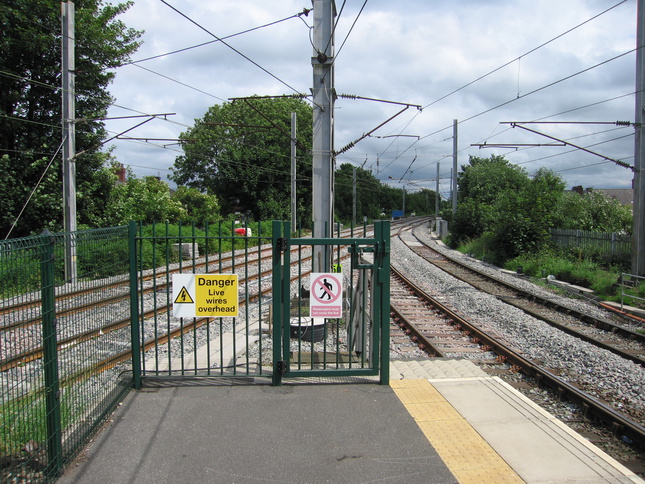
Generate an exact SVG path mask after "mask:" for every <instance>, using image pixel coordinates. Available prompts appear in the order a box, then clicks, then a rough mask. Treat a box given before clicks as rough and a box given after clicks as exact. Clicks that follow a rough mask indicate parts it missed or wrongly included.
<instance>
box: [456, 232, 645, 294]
mask: <svg viewBox="0 0 645 484" xmlns="http://www.w3.org/2000/svg"><path fill="white" fill-rule="evenodd" d="M488 245H489V244H488V241H487V240H486V239H485V238H482V239H477V240H474V241H469V242H468V243H465V244H463V245H461V246H460V247H459V248H458V250H459V251H460V252H462V253H465V254H469V255H471V256H472V257H475V258H476V259H480V260H482V259H483V260H486V261H487V262H491V263H496V262H497V261H494V260H492V255H491V254H490V251H489V250H487V247H488ZM499 265H502V266H503V267H504V268H505V269H509V270H513V271H517V270H518V269H520V268H521V272H522V273H524V274H525V275H527V276H529V277H532V278H536V279H544V278H546V277H547V276H549V275H551V276H554V277H555V278H556V279H558V280H560V281H564V282H568V283H570V284H575V285H577V286H582V287H586V288H589V289H592V290H593V291H594V293H595V294H596V295H597V296H598V297H600V298H601V299H604V300H607V301H620V296H621V291H620V287H619V286H618V284H619V283H620V275H621V272H625V271H624V270H623V269H621V268H620V267H618V266H609V267H607V266H604V265H601V264H599V263H597V262H594V261H592V260H588V259H585V258H582V257H579V256H578V257H574V256H573V255H569V256H567V254H561V253H558V252H556V251H545V252H543V253H540V254H537V255H536V254H527V255H522V256H519V257H516V258H514V259H511V260H509V261H506V262H503V263H502V264H499ZM626 292H628V293H630V294H634V295H636V296H638V297H642V298H644V299H645V283H642V284H640V285H639V286H638V287H635V288H634V289H630V290H629V291H626ZM626 303H627V304H629V305H631V306H645V304H643V303H641V302H640V301H638V300H634V299H630V300H629V302H627V300H626Z"/></svg>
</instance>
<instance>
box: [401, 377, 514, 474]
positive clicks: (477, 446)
mask: <svg viewBox="0 0 645 484" xmlns="http://www.w3.org/2000/svg"><path fill="white" fill-rule="evenodd" d="M390 386H391V387H392V389H393V390H394V393H396V395H397V396H398V397H399V400H401V402H402V403H403V405H405V407H406V409H407V410H408V412H410V415H412V417H413V418H414V420H415V421H416V422H417V424H418V425H419V427H420V428H421V430H422V431H423V433H424V434H425V436H426V437H427V439H428V440H429V441H430V443H431V444H432V446H433V447H434V448H435V450H436V451H437V453H438V454H439V456H440V457H441V458H442V459H443V461H444V462H445V464H446V465H447V466H448V468H449V469H450V471H451V472H452V473H453V474H454V476H455V477H456V478H457V480H458V481H459V483H460V484H471V483H472V484H483V483H495V484H499V483H523V482H524V481H523V480H522V479H520V477H519V476H518V475H517V474H516V473H515V472H514V471H513V469H512V468H511V467H509V466H508V464H507V463H506V462H505V461H504V460H503V459H502V458H501V457H500V456H499V455H498V454H497V452H495V450H493V449H492V448H491V447H490V445H488V443H487V442H486V441H485V440H484V439H483V438H482V437H481V436H480V435H479V434H478V433H477V432H476V431H475V429H473V428H472V427H471V425H470V424H469V423H468V422H467V421H466V420H465V419H464V418H463V417H462V416H461V415H460V414H459V412H457V411H456V410H455V409H454V408H453V407H452V405H450V403H448V402H447V401H446V400H445V399H444V398H443V396H442V395H441V394H440V393H439V392H438V391H437V390H436V389H435V388H434V387H433V386H432V385H431V384H430V382H428V380H425V379H423V380H421V379H420V380H417V379H405V380H391V381H390Z"/></svg>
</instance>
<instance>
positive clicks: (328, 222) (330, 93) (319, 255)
mask: <svg viewBox="0 0 645 484" xmlns="http://www.w3.org/2000/svg"><path fill="white" fill-rule="evenodd" d="M312 3H313V6H314V30H313V47H314V53H313V56H312V58H311V64H312V66H313V89H312V92H313V172H312V176H313V203H312V209H313V221H314V231H313V236H314V238H327V237H331V235H332V233H333V226H332V225H333V220H334V218H333V215H334V207H333V202H334V159H333V149H334V101H335V97H336V92H335V89H334V17H335V16H336V2H335V1H334V0H313V1H312ZM330 264H331V257H330V254H328V253H327V251H326V247H324V246H315V247H314V261H313V270H314V271H315V272H327V271H328V270H329V268H330Z"/></svg>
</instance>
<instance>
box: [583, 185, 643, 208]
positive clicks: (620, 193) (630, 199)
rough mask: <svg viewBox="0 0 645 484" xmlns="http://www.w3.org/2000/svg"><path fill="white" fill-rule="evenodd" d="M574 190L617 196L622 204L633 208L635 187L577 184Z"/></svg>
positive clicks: (611, 196)
mask: <svg viewBox="0 0 645 484" xmlns="http://www.w3.org/2000/svg"><path fill="white" fill-rule="evenodd" d="M571 191H572V192H576V193H579V194H580V195H582V194H583V193H585V192H594V191H595V192H600V193H602V194H604V195H605V196H606V197H610V198H615V199H616V200H618V201H619V202H620V203H621V204H622V205H625V206H626V207H630V208H632V207H633V205H634V189H633V188H582V186H581V185H578V186H575V187H573V188H572V189H571Z"/></svg>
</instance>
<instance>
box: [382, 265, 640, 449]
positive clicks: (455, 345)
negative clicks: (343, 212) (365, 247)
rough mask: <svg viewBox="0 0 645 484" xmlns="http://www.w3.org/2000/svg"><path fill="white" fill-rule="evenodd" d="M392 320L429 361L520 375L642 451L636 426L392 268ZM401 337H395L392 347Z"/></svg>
mask: <svg viewBox="0 0 645 484" xmlns="http://www.w3.org/2000/svg"><path fill="white" fill-rule="evenodd" d="M391 316H392V319H393V321H394V322H395V324H396V325H397V326H398V327H399V328H401V330H402V331H403V332H404V334H405V335H407V336H408V337H409V338H410V339H411V340H412V341H413V343H414V345H416V346H417V347H418V348H419V349H420V350H422V351H424V352H425V353H427V355H428V356H429V357H442V356H443V357H455V358H460V357H461V358H468V359H470V360H471V361H474V362H476V363H477V364H479V365H482V366H484V367H485V368H484V369H485V371H488V372H491V373H494V374H499V372H501V371H505V372H512V373H517V372H522V373H524V374H526V375H528V376H530V377H532V378H534V379H535V380H536V381H537V382H538V383H539V384H540V385H544V386H546V387H548V388H550V389H551V390H552V391H554V392H555V393H556V394H557V395H558V397H559V398H561V399H566V400H570V401H573V402H575V403H577V404H578V405H580V406H581V408H582V409H583V413H584V416H585V417H586V418H589V419H597V420H599V421H601V422H603V423H604V424H605V425H607V426H608V427H609V428H610V429H611V430H612V432H613V433H614V434H615V435H617V436H618V437H619V438H622V439H623V440H625V439H627V440H629V441H632V442H634V443H636V444H637V445H638V446H639V447H641V448H644V447H645V427H643V426H642V425H641V424H640V423H638V422H635V421H634V420H632V419H630V418H629V417H628V416H626V415H624V414H623V413H621V412H619V411H617V410H615V409H613V408H611V407H610V406H609V405H607V404H606V403H603V402H601V401H600V400H598V399H597V398H595V397H593V396H591V395H590V394H588V393H586V392H584V391H582V390H580V389H579V388H578V387H577V386H576V385H574V384H571V383H567V382H565V381H563V380H562V378H560V376H559V375H558V374H556V373H554V372H552V371H550V370H549V369H547V368H545V367H543V366H541V365H539V364H538V363H536V362H534V361H531V360H529V359H527V358H525V357H524V356H523V355H522V354H521V353H519V352H518V351H516V350H514V349H513V348H512V347H511V346H509V345H508V344H507V343H505V342H504V341H503V337H502V336H501V335H494V334H489V333H487V332H485V331H482V330H481V329H480V328H478V327H477V326H476V325H474V324H472V323H470V322H469V321H468V320H467V319H466V318H465V317H464V316H462V315H460V314H457V313H456V312H455V311H454V310H452V309H450V308H449V307H447V306H445V305H444V304H443V303H442V302H441V301H439V300H437V298H435V297H433V296H431V295H429V294H427V293H425V292H424V291H423V290H422V289H420V288H419V287H418V286H417V285H416V284H414V283H413V282H412V281H410V280H409V279H408V278H406V277H405V276H404V275H403V274H401V273H400V272H398V271H396V270H395V269H393V270H392V279H391ZM400 338H401V336H396V335H393V341H392V342H393V345H394V346H396V343H397V340H400ZM399 343H401V342H400V341H399ZM403 344H404V343H403ZM502 367H503V369H502Z"/></svg>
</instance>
